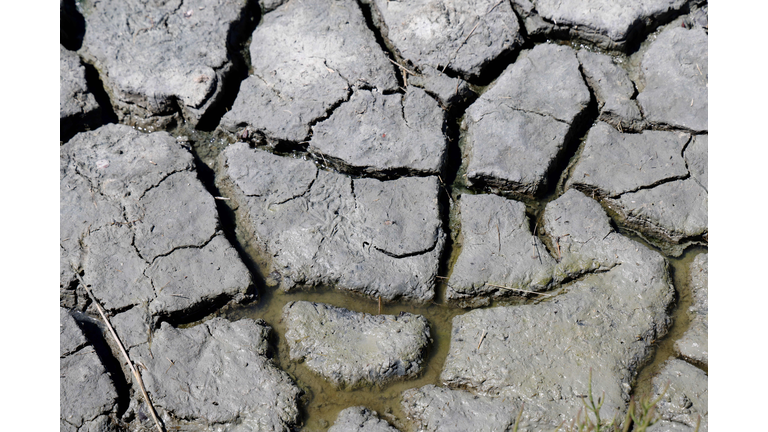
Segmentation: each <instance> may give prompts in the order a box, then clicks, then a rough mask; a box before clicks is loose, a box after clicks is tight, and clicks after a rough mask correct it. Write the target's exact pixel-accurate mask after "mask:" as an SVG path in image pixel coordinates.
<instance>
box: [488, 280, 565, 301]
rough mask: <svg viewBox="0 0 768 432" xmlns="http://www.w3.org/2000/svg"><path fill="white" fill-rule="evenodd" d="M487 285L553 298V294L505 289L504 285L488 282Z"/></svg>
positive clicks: (512, 289)
mask: <svg viewBox="0 0 768 432" xmlns="http://www.w3.org/2000/svg"><path fill="white" fill-rule="evenodd" d="M485 284H486V285H488V286H492V287H496V288H503V289H505V290H509V291H520V292H524V293H528V294H536V295H540V296H546V297H552V295H551V294H545V293H540V292H536V291H526V290H524V289H520V288H510V287H505V286H504V285H494V284H492V283H488V282H486V283H485Z"/></svg>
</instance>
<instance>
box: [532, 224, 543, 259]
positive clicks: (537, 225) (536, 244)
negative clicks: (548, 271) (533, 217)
mask: <svg viewBox="0 0 768 432" xmlns="http://www.w3.org/2000/svg"><path fill="white" fill-rule="evenodd" d="M538 230H539V221H536V225H535V226H534V227H533V247H534V248H535V249H536V256H537V257H538V258H539V264H544V263H543V262H542V261H541V253H539V244H538V243H536V232H537V231H538Z"/></svg>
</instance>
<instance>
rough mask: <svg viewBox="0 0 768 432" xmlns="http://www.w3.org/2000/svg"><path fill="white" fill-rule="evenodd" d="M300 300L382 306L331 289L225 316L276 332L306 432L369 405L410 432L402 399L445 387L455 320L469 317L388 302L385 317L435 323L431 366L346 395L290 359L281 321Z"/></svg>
mask: <svg viewBox="0 0 768 432" xmlns="http://www.w3.org/2000/svg"><path fill="white" fill-rule="evenodd" d="M299 300H306V301H312V302H320V303H326V304H330V305H333V306H337V307H343V308H346V309H349V310H353V311H356V312H365V313H369V314H378V312H379V306H378V302H377V301H376V300H372V299H368V298H364V297H360V296H356V295H354V294H351V293H346V292H342V291H340V290H336V289H331V288H324V289H315V290H307V291H297V292H284V291H282V290H269V291H267V292H266V293H265V294H264V295H263V296H262V298H261V301H260V302H259V304H255V305H251V306H247V307H240V308H234V309H232V310H229V311H227V312H225V313H224V314H223V316H225V317H226V318H228V319H230V320H238V319H241V318H253V319H259V318H260V319H263V320H264V321H266V322H267V323H268V324H269V325H271V326H272V327H273V330H274V332H275V333H276V335H277V337H276V338H275V339H276V342H277V352H276V353H275V354H276V355H275V356H274V360H275V362H276V363H277V365H278V366H279V367H280V368H281V369H282V370H284V371H286V372H288V374H289V375H290V376H291V377H292V378H293V379H294V381H295V382H296V383H297V384H298V385H299V387H301V389H302V390H304V392H305V396H304V400H303V404H302V405H303V414H304V420H305V422H306V423H305V424H304V425H303V428H302V429H303V430H305V431H324V430H326V429H327V428H328V427H329V426H330V425H332V424H333V423H334V421H335V420H336V417H337V416H338V414H339V411H341V410H343V409H345V408H348V407H351V406H358V405H363V406H365V407H366V408H369V409H372V410H374V411H377V412H378V413H379V415H381V416H382V417H383V418H385V419H387V420H388V421H389V422H390V423H392V424H394V425H395V426H397V427H399V428H401V429H402V430H407V428H405V425H404V419H405V415H404V414H403V412H402V410H401V408H400V395H401V393H402V392H403V391H404V390H406V389H409V388H413V387H421V386H424V385H426V384H438V383H439V376H440V372H441V370H442V368H443V363H444V362H445V358H446V356H447V355H448V347H449V343H450V337H451V320H452V319H453V317H454V316H456V315H459V314H461V313H464V312H465V311H464V310H463V309H458V308H452V307H449V306H444V305H439V304H434V303H432V304H428V305H423V306H418V305H409V304H402V303H398V304H387V303H385V302H383V303H382V308H381V313H382V314H390V315H397V314H399V313H400V312H403V311H404V312H410V313H413V314H419V315H423V316H424V317H426V318H427V320H429V324H430V332H431V336H432V343H431V345H430V348H429V354H428V356H427V362H426V366H425V367H424V369H423V370H422V372H421V374H420V375H419V376H418V377H417V378H415V379H409V380H407V381H396V382H392V383H389V384H386V385H383V386H381V387H379V386H372V387H367V388H358V389H354V390H346V389H339V388H336V387H335V386H334V385H333V384H331V383H329V382H327V381H326V380H325V379H323V378H322V377H320V376H319V375H318V374H316V373H314V372H312V371H311V370H309V369H308V368H307V367H306V366H305V365H304V364H303V363H298V362H295V361H292V360H291V359H290V356H289V350H288V344H287V342H286V340H285V331H286V328H285V325H284V323H283V322H282V319H281V315H282V309H283V306H284V305H285V304H286V303H288V302H290V301H299Z"/></svg>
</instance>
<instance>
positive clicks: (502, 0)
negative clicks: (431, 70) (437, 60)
mask: <svg viewBox="0 0 768 432" xmlns="http://www.w3.org/2000/svg"><path fill="white" fill-rule="evenodd" d="M503 2H504V0H499V2H498V3H496V4H495V5H493V6H491V7H490V8H489V9H488V10H487V11H486V12H485V15H483V16H482V17H480V21H478V22H477V24H475V26H474V27H472V30H470V31H469V34H468V35H467V37H465V38H464V40H463V41H462V42H461V43H460V44H459V46H458V47H457V48H456V51H454V52H453V54H451V57H450V58H449V59H448V61H447V62H446V63H445V65H443V70H442V71H440V72H445V69H446V68H447V67H448V65H449V64H451V62H452V61H453V59H454V58H455V57H456V54H458V53H459V50H460V49H461V47H463V46H464V44H465V43H467V41H468V40H469V38H470V36H472V34H473V33H474V32H475V29H477V26H479V25H480V23H481V22H483V20H484V19H485V16H486V15H488V14H489V13H491V11H492V10H494V9H496V6H498V5H500V4H501V3H503Z"/></svg>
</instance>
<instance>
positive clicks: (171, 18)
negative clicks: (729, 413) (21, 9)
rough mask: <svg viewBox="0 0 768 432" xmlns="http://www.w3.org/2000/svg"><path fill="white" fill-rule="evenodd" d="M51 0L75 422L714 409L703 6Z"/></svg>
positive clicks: (470, 423)
mask: <svg viewBox="0 0 768 432" xmlns="http://www.w3.org/2000/svg"><path fill="white" fill-rule="evenodd" d="M60 9H61V20H62V21H61V32H62V39H61V41H62V45H61V47H60V57H61V59H60V67H61V69H60V79H61V81H60V118H61V123H60V128H61V134H60V135H61V142H60V150H59V152H60V175H59V185H60V218H59V219H60V232H61V237H60V239H59V240H60V243H59V244H60V249H59V250H60V285H59V295H60V328H61V349H60V351H61V352H60V365H61V366H60V368H61V378H60V380H61V383H60V387H61V394H60V395H61V405H60V418H61V420H60V424H61V430H67V431H70V430H71V431H90V430H100V431H107V430H131V431H139V430H146V429H148V428H154V427H155V426H154V420H153V417H152V415H151V414H152V413H151V411H150V410H151V408H150V407H149V406H148V405H147V404H146V403H145V401H144V399H143V397H141V396H140V394H141V391H140V389H139V387H138V385H137V383H136V382H135V381H134V378H133V376H132V373H131V372H130V369H129V367H128V365H127V363H126V361H125V360H124V358H123V356H122V354H121V351H120V349H119V347H118V344H117V343H116V342H115V341H114V340H113V338H112V336H111V333H110V332H109V331H108V329H107V326H106V324H105V323H104V322H103V321H102V320H101V318H100V316H99V315H98V313H97V309H96V303H98V304H99V305H100V306H102V307H103V308H104V309H105V310H106V313H107V315H108V317H109V321H110V323H111V325H112V326H113V327H114V329H115V331H116V333H117V334H118V336H119V338H120V339H121V341H122V342H121V343H122V345H123V346H124V347H125V349H126V351H127V353H128V355H129V356H130V358H131V361H132V362H133V364H134V365H135V367H136V368H137V370H138V371H139V372H140V373H141V375H142V377H143V382H144V384H145V386H146V390H147V391H148V393H149V398H150V400H151V402H152V404H153V406H154V410H155V411H156V413H157V415H158V418H159V420H160V422H161V423H162V425H163V427H164V428H165V429H166V430H179V429H180V430H206V431H223V430H226V431H245V430H249V431H250V430H257V431H291V430H313V431H314V430H331V431H340V430H359V431H393V430H401V431H404V432H405V431H466V430H478V431H479V430H488V431H504V430H512V428H513V427H515V425H517V426H518V430H521V431H522V430H527V431H541V430H554V429H555V428H556V427H557V426H558V425H559V424H561V423H563V422H566V423H570V422H571V421H572V420H573V419H575V418H576V417H577V416H578V415H579V410H580V409H581V408H583V404H582V399H583V396H584V395H585V393H586V392H587V389H588V388H589V385H590V383H591V386H592V388H593V390H594V393H595V395H599V394H603V392H604V399H603V400H604V405H603V408H602V409H603V416H604V417H606V418H610V417H613V416H614V415H617V416H623V415H624V413H625V412H626V410H627V408H628V404H629V401H630V397H632V396H639V394H638V392H639V390H638V388H649V389H651V392H652V393H653V394H654V395H659V396H660V397H661V399H660V402H659V405H658V414H659V416H660V419H661V420H660V422H659V423H657V424H656V425H654V426H653V429H652V430H654V431H657V432H659V431H678V430H681V431H682V430H686V431H687V430H691V431H692V430H693V429H694V428H695V427H696V424H697V422H699V423H700V429H699V430H702V431H703V430H706V429H707V427H708V425H707V418H708V405H707V373H708V348H707V340H708V337H707V332H708V321H707V320H708V305H707V298H708V295H707V290H708V279H707V274H708V253H707V247H708V162H707V161H708V82H709V80H708V4H707V2H706V1H702V0H626V1H625V0H621V1H618V0H562V1H553V0H530V1H529V0H471V1H463V0H419V1H414V2H398V1H387V0H358V1H353V0H288V1H285V0H260V1H258V2H256V1H245V0H239V1H232V0H228V1H219V0H194V1H190V0H170V1H163V2H141V1H135V0H132V1H90V0H88V1H82V2H78V3H77V4H75V2H73V1H67V0H62V1H61V2H60ZM675 275H677V278H675V277H674V276H675ZM680 275H684V277H681V276H680ZM329 292H333V293H336V294H335V295H336V297H333V296H325V297H323V296H322V295H321V294H322V293H329ZM291 296H293V297H291ZM338 298H343V299H345V300H344V302H343V304H341V303H340V304H329V303H333V301H328V300H327V299H338ZM286 299H290V301H289V300H286ZM371 304H378V308H379V310H378V313H373V314H371V313H370V308H369V307H368V306H364V305H371ZM382 304H384V305H385V308H384V309H385V311H384V312H382V309H381V308H382ZM395 310H397V312H394V311H395ZM435 310H441V311H450V313H449V315H451V316H452V317H453V318H452V320H451V321H444V320H439V319H437V318H436V317H437V316H438V314H435V313H433V312H434V311H435ZM408 311H413V312H408ZM430 311H432V312H430ZM673 330H674V331H673ZM670 334H674V335H679V336H674V337H671V336H669V335H670ZM441 335H445V336H441ZM440 338H442V339H440ZM662 346H667V347H671V349H670V350H669V351H670V353H667V352H666V351H664V352H662V353H660V354H659V355H657V356H656V358H655V359H654V353H657V352H658V351H659V349H660V348H659V347H662ZM659 357H664V358H659ZM652 360H653V361H652ZM297 370H298V371H300V372H301V373H297V372H296V371H297ZM641 376H649V377H651V378H645V380H646V381H647V382H639V381H638V378H639V377H641ZM307 377H312V379H308V378H307ZM590 380H591V381H590ZM318 381H319V382H322V383H324V384H322V385H318V384H317V382H318ZM667 382H669V383H670V385H669V386H668V387H665V383H667ZM379 393H380V394H381V395H382V396H381V400H383V401H385V402H382V404H383V405H376V406H365V405H366V403H367V402H366V401H371V400H375V399H373V398H372V397H371V395H376V394H379ZM318 401H324V403H326V404H327V405H329V406H334V407H336V408H333V409H336V411H334V412H333V413H332V416H330V418H329V419H327V418H326V417H323V418H322V419H320V418H319V417H318V414H317V412H316V411H315V408H311V407H314V406H316V405H318ZM313 404H314V405H313ZM387 404H388V405H387ZM339 405H343V409H339V408H338V406H339ZM521 409H522V414H521V415H520V417H518V413H519V412H520V411H521ZM518 418H519V420H518ZM649 430H651V429H649Z"/></svg>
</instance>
